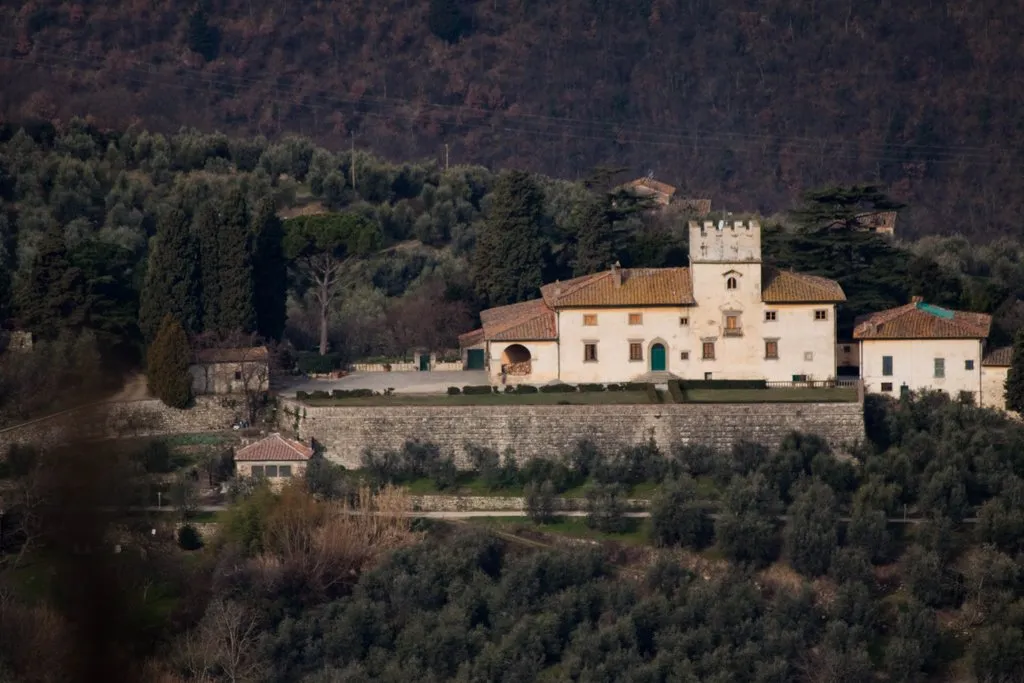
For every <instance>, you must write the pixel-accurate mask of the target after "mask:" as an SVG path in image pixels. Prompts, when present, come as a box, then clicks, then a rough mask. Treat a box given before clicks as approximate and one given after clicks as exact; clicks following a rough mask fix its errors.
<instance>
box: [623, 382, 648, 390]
mask: <svg viewBox="0 0 1024 683" xmlns="http://www.w3.org/2000/svg"><path fill="white" fill-rule="evenodd" d="M647 385H648V382H626V383H625V384H623V385H622V390H623V391H645V390H646V389H647Z"/></svg>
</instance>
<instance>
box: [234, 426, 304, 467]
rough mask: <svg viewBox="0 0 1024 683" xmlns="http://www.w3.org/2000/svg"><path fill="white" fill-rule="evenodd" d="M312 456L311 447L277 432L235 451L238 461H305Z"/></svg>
mask: <svg viewBox="0 0 1024 683" xmlns="http://www.w3.org/2000/svg"><path fill="white" fill-rule="evenodd" d="M311 457H313V449H312V448H311V447H309V446H307V445H306V444H304V443H300V442H298V441H294V440H292V439H286V438H284V437H283V436H281V435H280V434H278V433H276V432H275V433H273V434H271V435H270V436H268V437H267V438H265V439H260V440H259V441H257V442H256V443H251V444H249V445H248V446H245V447H244V448H239V449H238V450H237V451H236V452H235V461H236V462H267V461H275V460H276V461H282V462H289V461H297V460H303V461H305V460H309V459H310V458H311Z"/></svg>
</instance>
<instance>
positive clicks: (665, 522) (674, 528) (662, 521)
mask: <svg viewBox="0 0 1024 683" xmlns="http://www.w3.org/2000/svg"><path fill="white" fill-rule="evenodd" d="M696 497H697V496H696V486H695V485H694V482H693V480H692V479H690V478H689V477H685V476H684V477H682V478H681V479H680V480H678V481H675V482H672V483H671V484H669V485H668V486H666V488H665V489H664V490H663V491H662V492H661V493H660V494H659V495H658V496H657V497H656V498H655V499H654V500H653V501H652V502H651V538H652V540H653V541H654V542H655V544H657V545H661V546H677V545H681V546H685V547H687V548H693V549H696V550H700V549H701V548H705V547H707V546H708V545H709V544H710V543H711V539H712V537H713V536H714V525H713V524H712V522H711V517H710V516H709V515H708V512H707V510H705V509H704V508H703V507H701V506H700V505H699V504H697V502H696Z"/></svg>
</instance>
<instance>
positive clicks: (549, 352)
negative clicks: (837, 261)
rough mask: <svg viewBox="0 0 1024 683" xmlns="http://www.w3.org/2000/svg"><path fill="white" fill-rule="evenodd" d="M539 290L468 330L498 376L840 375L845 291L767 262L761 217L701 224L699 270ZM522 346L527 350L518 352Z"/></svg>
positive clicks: (515, 379) (624, 272)
mask: <svg viewBox="0 0 1024 683" xmlns="http://www.w3.org/2000/svg"><path fill="white" fill-rule="evenodd" d="M541 293H542V298H541V299H537V300H533V301H528V302H523V303H520V304H512V305H510V306H504V307H499V308H495V309H488V310H487V311H484V312H483V313H481V319H482V321H483V323H484V324H483V327H482V329H481V330H477V331H475V332H472V333H467V334H466V335H463V338H464V339H465V342H466V343H465V344H464V346H467V347H468V346H469V345H470V344H473V343H476V342H477V339H479V338H484V339H487V344H488V352H487V359H488V369H489V375H490V377H491V379H492V381H493V382H495V383H501V382H503V381H504V383H530V384H544V383H548V382H551V381H556V380H557V381H562V382H566V383H575V384H579V383H605V384H607V383H619V382H629V381H638V380H643V379H644V378H645V376H647V375H650V373H667V374H668V375H671V376H675V377H679V378H682V379H713V380H715V379H765V380H768V381H772V382H792V381H825V380H829V379H833V378H835V376H836V304H837V303H838V302H841V301H844V300H845V296H844V294H843V292H842V289H841V288H840V287H839V285H838V284H837V283H835V282H834V281H832V280H826V279H824V278H815V277H812V276H805V275H800V274H798V273H793V272H792V271H779V270H777V269H774V268H766V267H765V266H764V265H763V264H762V262H761V229H760V225H759V224H758V223H757V221H731V222H729V223H725V222H724V221H720V222H718V223H713V222H711V221H705V222H703V223H700V224H698V223H696V222H692V223H691V224H690V266H689V268H660V269H659V268H633V269H623V268H620V267H618V265H617V264H616V265H614V266H612V268H611V269H610V270H608V271H605V272H602V273H595V274H593V275H587V276H582V277H579V278H574V279H573V280H570V281H567V282H564V283H559V282H555V283H550V284H548V285H545V286H544V287H542V288H541ZM517 335H518V336H517ZM531 335H532V336H531ZM538 337H539V338H540V339H541V340H540V341H538V340H537V339H538ZM513 346H518V347H522V348H523V349H526V351H527V352H528V353H525V354H524V353H522V352H521V351H518V350H517V351H516V352H515V353H513V354H511V355H510V353H509V351H508V350H509V348H510V347H513ZM512 356H515V357H514V358H513V357H512ZM524 359H529V372H528V373H527V374H524V373H523V369H524V368H525V367H527V366H526V363H525V360H524ZM658 376H659V377H664V375H663V374H662V375H658Z"/></svg>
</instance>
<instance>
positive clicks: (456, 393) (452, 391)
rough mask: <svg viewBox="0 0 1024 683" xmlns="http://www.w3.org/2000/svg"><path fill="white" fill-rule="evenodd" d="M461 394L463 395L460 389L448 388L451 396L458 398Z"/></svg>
mask: <svg viewBox="0 0 1024 683" xmlns="http://www.w3.org/2000/svg"><path fill="white" fill-rule="evenodd" d="M461 393H462V389H459V388H458V387H448V395H449V396H458V395H459V394H461Z"/></svg>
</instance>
